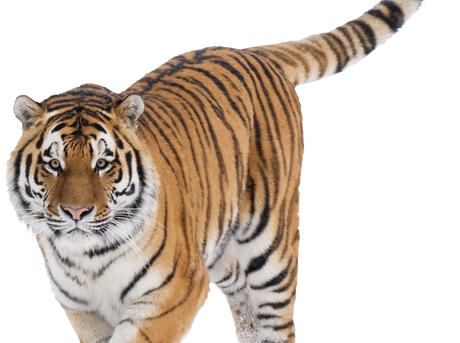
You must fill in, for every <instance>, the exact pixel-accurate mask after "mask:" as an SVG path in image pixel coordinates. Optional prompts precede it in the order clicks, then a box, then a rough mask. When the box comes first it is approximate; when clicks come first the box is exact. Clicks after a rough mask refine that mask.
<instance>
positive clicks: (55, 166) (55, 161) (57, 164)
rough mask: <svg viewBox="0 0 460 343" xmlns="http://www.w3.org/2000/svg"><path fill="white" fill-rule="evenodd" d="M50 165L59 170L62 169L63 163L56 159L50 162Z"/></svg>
mask: <svg viewBox="0 0 460 343" xmlns="http://www.w3.org/2000/svg"><path fill="white" fill-rule="evenodd" d="M49 165H50V167H51V168H53V169H54V170H58V169H59V168H60V167H61V162H59V160H57V159H55V158H54V159H52V160H51V161H50V162H49Z"/></svg>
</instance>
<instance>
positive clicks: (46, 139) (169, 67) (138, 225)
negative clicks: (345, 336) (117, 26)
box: [7, 0, 422, 343]
mask: <svg viewBox="0 0 460 343" xmlns="http://www.w3.org/2000/svg"><path fill="white" fill-rule="evenodd" d="M421 2H422V0H391V1H389V0H384V1H381V2H380V3H378V4H377V5H376V6H375V7H374V8H372V9H371V10H369V11H368V12H366V13H365V14H363V15H362V16H361V17H359V18H357V19H356V20H353V21H350V22H348V23H346V24H345V25H343V26H340V27H338V28H336V29H334V30H332V31H330V32H328V33H323V34H319V35H314V36H310V37H308V38H305V39H302V40H299V41H291V42H285V43H281V44H275V45H267V46H258V47H252V48H246V49H233V48H224V47H209V48H205V49H201V50H196V51H192V52H188V53H185V54H182V55H180V56H177V57H174V58H173V59H171V60H170V61H168V62H167V63H165V64H163V65H162V66H160V67H159V68H158V69H156V70H154V71H152V72H150V73H148V74H146V75H145V76H144V77H143V78H141V79H140V80H139V81H137V82H135V83H134V84H133V85H132V86H130V87H129V88H128V89H126V90H125V91H123V92H121V93H119V94H118V93H114V92H112V91H110V90H109V89H107V88H105V87H102V86H99V85H95V84H84V85H82V86H80V87H77V88H74V89H72V90H69V91H67V92H64V93H62V94H59V95H53V96H51V97H49V98H47V99H46V100H44V101H42V102H41V103H39V102H36V101H34V100H32V99H31V98H29V97H27V96H19V97H18V98H17V99H16V101H15V104H14V114H15V116H16V117H17V118H18V119H19V120H20V121H21V123H22V127H23V133H22V137H21V138H20V140H19V143H18V144H17V146H16V148H15V150H14V151H13V152H12V154H11V158H10V160H9V161H8V172H7V173H8V175H7V179H8V189H9V194H10V198H11V201H12V203H13V205H14V208H15V210H16V212H17V215H18V217H19V219H20V220H21V221H23V222H24V223H25V224H26V225H27V226H28V227H29V228H30V230H31V231H32V232H33V234H34V235H35V237H36V239H37V242H38V245H39V247H40V249H41V252H42V254H43V257H44V261H45V265H46V270H47V273H48V277H49V280H50V283H51V287H52V291H53V292H54V294H55V297H56V299H57V301H58V302H59V303H60V305H61V306H62V308H63V309H64V310H65V312H66V314H67V316H68V318H69V321H70V323H71V325H72V326H73V328H74V329H75V331H76V334H77V335H78V338H79V340H80V342H81V343H106V342H109V343H145V342H155V343H160V342H161V343H176V342H180V341H181V340H182V339H183V337H184V336H185V334H186V333H187V331H188V330H189V328H190V326H191V324H192V321H193V319H194V317H195V315H196V314H197V312H198V310H199V309H200V307H201V306H202V305H203V303H204V302H205V299H206V297H207V293H208V290H209V285H210V283H211V282H212V283H214V284H215V285H217V286H218V288H220V290H221V291H222V292H223V293H224V294H225V296H226V298H227V301H228V303H229V306H230V308H231V311H232V314H233V317H234V322H235V327H236V332H237V337H238V340H239V342H242V343H271V342H274V343H286V342H289V343H292V342H295V326H294V321H293V311H294V302H295V297H296V286H297V267H298V245H299V238H300V234H299V230H298V225H299V219H298V212H299V191H298V188H299V182H300V171H301V163H302V154H303V136H302V116H301V109H300V103H299V99H298V98H297V95H296V92H295V87H296V86H297V85H299V84H303V83H307V82H310V81H314V80H317V79H321V78H323V77H325V76H328V75H332V74H335V73H339V72H341V71H343V70H344V69H345V68H347V67H348V66H350V65H351V64H353V63H356V62H358V61H359V60H361V59H362V58H364V57H365V56H367V55H369V54H370V53H371V52H372V51H373V50H374V49H375V48H376V47H377V46H379V45H381V44H382V43H383V42H384V41H385V40H386V39H387V38H389V37H390V36H391V35H393V34H394V33H395V32H396V31H397V30H398V29H399V28H400V27H401V26H402V25H403V24H404V23H405V21H406V20H407V19H408V18H409V17H410V16H411V15H412V14H413V13H414V12H415V11H416V10H417V9H418V8H419V6H420V5H421ZM42 340H45V337H43V339H42Z"/></svg>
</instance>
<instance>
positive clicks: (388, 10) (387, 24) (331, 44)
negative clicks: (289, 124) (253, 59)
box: [247, 0, 423, 85]
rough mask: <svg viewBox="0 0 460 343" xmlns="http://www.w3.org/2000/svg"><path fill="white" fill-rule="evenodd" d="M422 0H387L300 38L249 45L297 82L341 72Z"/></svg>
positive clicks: (373, 46) (370, 50) (383, 38)
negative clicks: (329, 29)
mask: <svg viewBox="0 0 460 343" xmlns="http://www.w3.org/2000/svg"><path fill="white" fill-rule="evenodd" d="M422 1H423V0H391V1H390V0H385V1H381V2H380V3H379V4H378V5H377V6H375V7H374V8H372V9H371V10H370V11H367V12H366V13H364V14H363V15H362V16H361V17H359V18H358V19H356V20H353V21H350V22H348V23H347V24H345V25H343V26H339V27H338V28H336V29H335V30H333V31H331V32H328V33H323V34H319V35H315V36H311V37H307V38H305V39H302V40H299V41H292V42H286V43H281V44H274V45H266V46H260V47H254V48H249V49H247V50H248V51H251V52H253V53H256V54H258V55H261V56H264V57H265V58H267V59H268V60H270V61H271V62H272V63H273V64H274V65H275V66H277V68H279V69H281V70H282V71H283V73H284V74H285V75H286V77H287V78H288V79H289V80H290V81H291V82H292V83H293V84H294V85H298V84H300V83H305V82H310V81H314V80H318V79H321V78H323V77H325V76H328V75H332V74H335V73H339V72H341V71H342V70H344V69H345V68H347V67H348V66H350V65H352V64H354V63H356V62H358V61H360V60H361V59H362V58H363V57H365V56H367V55H368V54H370V53H371V52H372V51H373V50H374V49H375V48H376V47H377V46H378V45H380V44H382V43H384V42H385V41H386V40H387V39H388V38H389V37H390V36H392V35H393V34H394V33H395V32H396V31H397V30H398V29H399V28H400V27H401V26H402V25H403V24H404V23H405V22H406V20H407V19H408V18H409V17H410V16H411V15H412V14H413V13H414V12H415V11H416V10H417V9H418V8H419V7H420V4H421V3H422Z"/></svg>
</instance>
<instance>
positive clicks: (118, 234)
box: [8, 85, 158, 252]
mask: <svg viewBox="0 0 460 343" xmlns="http://www.w3.org/2000/svg"><path fill="white" fill-rule="evenodd" d="M143 108H144V105H143V101H142V99H141V98H140V97H139V96H138V95H129V96H127V97H126V98H122V97H120V96H118V95H116V94H113V93H112V92H110V91H108V90H107V89H105V88H103V87H100V86H95V85H86V86H81V87H79V88H76V89H74V90H71V91H69V92H67V93H64V94H62V95H59V96H53V97H51V98H49V99H47V100H45V101H44V102H43V103H42V104H38V103H36V102H34V101H33V100H31V99H30V98H28V97H24V96H22V97H19V98H18V99H17V100H16V103H15V109H14V111H15V114H16V116H17V117H18V118H19V119H20V120H21V121H22V123H23V129H24V132H23V136H22V137H21V139H20V141H19V144H18V146H17V148H16V149H15V150H14V152H13V153H12V156H11V159H10V161H9V168H8V183H9V191H10V197H11V200H12V202H13V204H14V206H15V208H16V211H17V214H18V216H19V218H20V219H21V220H23V221H24V222H25V223H26V224H27V225H28V226H29V227H30V228H31V229H32V231H33V232H34V233H35V234H36V235H39V236H40V237H45V238H46V239H49V240H50V241H52V243H53V244H55V245H62V246H64V247H65V249H66V250H67V251H76V252H77V251H78V252H81V251H82V250H84V251H95V250H97V249H110V248H111V247H114V246H119V245H121V244H123V243H125V242H129V241H131V240H132V239H134V238H135V237H136V236H137V234H138V233H139V232H140V231H141V230H142V228H143V226H144V224H145V222H146V221H147V220H148V219H149V216H150V215H151V214H152V212H154V209H155V205H156V194H157V191H158V184H157V181H156V180H157V178H156V176H155V175H156V174H155V171H154V168H153V165H152V162H151V160H150V158H149V156H148V154H145V153H143V151H144V150H145V148H143V147H142V145H141V142H140V141H139V138H138V137H137V136H136V134H135V129H136V124H135V122H136V120H137V118H138V117H139V116H140V115H141V114H142V112H143Z"/></svg>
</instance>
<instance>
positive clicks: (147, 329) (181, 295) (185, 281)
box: [109, 267, 209, 343]
mask: <svg viewBox="0 0 460 343" xmlns="http://www.w3.org/2000/svg"><path fill="white" fill-rule="evenodd" d="M202 268H203V270H202V271H198V272H197V271H195V272H194V274H193V276H191V277H185V278H184V277H183V278H177V275H176V277H175V278H173V279H172V280H171V281H170V282H169V284H168V285H165V286H164V287H162V288H161V289H155V290H152V291H151V292H150V293H149V294H146V295H144V296H143V297H142V298H140V299H139V300H137V301H135V302H133V303H132V305H131V306H130V307H129V308H128V309H127V311H126V312H125V315H124V316H123V319H122V320H121V321H120V322H119V324H118V325H117V326H116V327H115V330H114V332H113V335H112V337H111V339H110V340H109V343H178V342H180V341H181V340H182V338H183V337H184V335H185V334H186V333H187V331H188V330H189V328H190V326H191V324H192V322H193V319H194V318H195V315H196V313H197V312H198V310H199V309H200V307H201V305H203V303H204V301H205V299H206V296H207V293H208V290H209V278H208V274H207V272H206V271H204V267H202ZM199 269H201V268H199Z"/></svg>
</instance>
